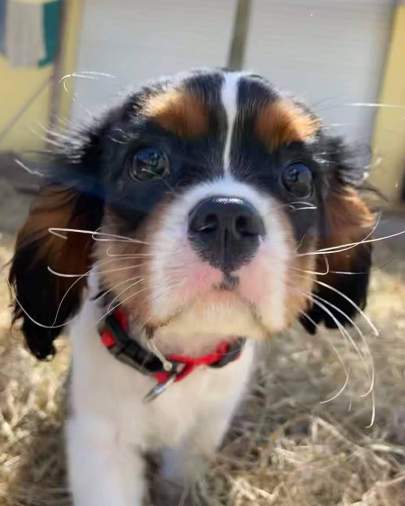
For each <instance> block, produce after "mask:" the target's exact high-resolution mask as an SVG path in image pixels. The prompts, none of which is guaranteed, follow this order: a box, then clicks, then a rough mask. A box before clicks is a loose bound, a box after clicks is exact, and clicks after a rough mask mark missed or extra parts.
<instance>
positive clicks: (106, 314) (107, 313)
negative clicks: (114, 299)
mask: <svg viewBox="0 0 405 506" xmlns="http://www.w3.org/2000/svg"><path fill="white" fill-rule="evenodd" d="M148 289H149V287H147V286H145V287H143V288H141V289H140V290H138V291H136V292H135V293H132V294H131V295H128V297H126V298H124V299H123V300H121V301H120V302H119V303H118V304H116V305H115V306H113V307H111V308H110V307H109V308H108V309H107V310H106V311H105V312H104V313H103V314H102V315H101V316H100V318H99V319H98V320H97V321H96V323H97V324H98V323H100V322H101V321H102V320H104V318H106V317H107V316H109V315H110V314H112V313H113V312H114V311H115V310H116V309H118V308H119V307H120V306H122V304H125V302H127V300H129V299H131V298H132V297H135V296H136V295H138V294H140V293H142V292H144V291H146V290H148Z"/></svg>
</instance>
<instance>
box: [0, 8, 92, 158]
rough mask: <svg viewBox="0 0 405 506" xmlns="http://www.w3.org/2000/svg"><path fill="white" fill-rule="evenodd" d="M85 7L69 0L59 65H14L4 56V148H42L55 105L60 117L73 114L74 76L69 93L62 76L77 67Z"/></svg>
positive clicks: (0, 106) (0, 124)
mask: <svg viewBox="0 0 405 506" xmlns="http://www.w3.org/2000/svg"><path fill="white" fill-rule="evenodd" d="M82 9H83V1H82V0H65V9H64V18H63V28H62V30H63V31H62V43H61V52H60V60H59V61H58V63H57V66H56V69H55V67H54V65H48V66H46V67H43V68H12V67H10V66H9V64H8V63H7V60H6V59H5V58H3V57H2V56H0V150H14V151H18V150H25V149H39V148H42V147H43V146H44V140H43V139H41V136H42V137H43V136H44V132H43V130H42V129H41V125H42V126H43V127H47V126H49V118H50V113H51V107H52V112H55V113H56V115H57V116H58V117H61V118H63V119H67V118H68V117H69V114H70V107H71V103H72V96H73V86H74V80H73V79H72V80H70V81H69V93H66V92H65V91H64V89H63V86H62V85H61V84H60V78H61V77H62V76H63V75H65V74H69V73H72V72H74V69H75V65H76V51H77V47H78V41H79V31H80V23H81V12H82ZM53 77H54V79H52V78H53ZM37 92H38V95H36V94H37ZM34 95H36V98H35V99H34V100H33V101H32V103H31V104H30V105H29V106H28V107H27V109H26V110H25V112H23V114H22V115H21V117H20V118H19V119H18V121H17V122H16V123H15V124H14V125H13V126H12V128H10V129H7V133H6V135H5V136H2V132H3V131H4V129H5V128H6V127H7V125H9V123H10V121H12V120H13V118H15V117H16V115H18V113H19V112H20V111H21V110H22V108H24V106H25V105H26V104H27V103H28V102H29V101H30V99H32V98H33V97H34Z"/></svg>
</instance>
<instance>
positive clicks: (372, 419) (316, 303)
mask: <svg viewBox="0 0 405 506" xmlns="http://www.w3.org/2000/svg"><path fill="white" fill-rule="evenodd" d="M301 293H302V294H303V295H304V296H306V297H307V298H308V299H309V300H312V302H313V303H314V304H315V305H317V306H318V307H320V308H321V309H322V310H323V311H325V313H326V314H327V315H329V316H330V318H331V319H332V320H333V322H334V323H335V325H336V326H337V328H338V329H339V330H340V332H341V334H342V335H343V336H345V337H346V338H347V339H348V340H349V342H350V344H351V345H352V346H353V348H354V349H355V350H356V352H357V354H358V356H359V358H360V359H361V360H362V361H363V363H364V365H365V367H366V370H367V371H368V370H369V369H368V365H367V361H366V359H365V357H364V355H363V353H362V352H361V350H360V349H359V347H358V346H357V344H356V342H355V341H354V339H353V337H352V336H351V335H350V333H349V332H348V331H347V330H346V329H345V328H344V327H343V325H342V324H341V323H340V322H339V320H338V319H337V318H336V317H335V315H334V314H333V313H332V312H331V311H330V310H329V309H328V308H327V307H326V305H325V304H323V303H321V302H320V301H319V300H317V299H315V298H314V296H313V295H312V294H311V295H308V294H307V293H306V292H303V291H302V292H301ZM335 309H337V308H335ZM372 370H373V371H374V366H373V369H372ZM373 377H374V374H373ZM370 383H371V390H370V389H368V391H369V393H368V395H370V393H372V392H373V389H374V380H373V381H371V382H370ZM361 397H364V394H362V395H361ZM374 419H375V398H374V396H373V395H372V415H371V422H370V424H372V423H374Z"/></svg>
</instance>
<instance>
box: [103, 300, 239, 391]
mask: <svg viewBox="0 0 405 506" xmlns="http://www.w3.org/2000/svg"><path fill="white" fill-rule="evenodd" d="M128 328H129V325H128V318H127V315H126V314H125V312H124V311H123V310H121V309H116V310H115V311H114V312H113V313H112V314H110V315H109V316H107V318H106V319H105V320H104V324H103V325H102V326H101V327H100V329H99V333H100V338H101V342H102V343H103V345H104V346H105V347H106V348H107V350H108V351H109V352H110V353H111V354H112V355H113V356H114V357H115V358H117V359H118V360H120V361H121V362H124V363H125V364H127V365H129V366H131V367H133V368H134V369H136V370H137V371H139V372H141V373H142V374H146V375H152V376H154V378H155V379H156V381H157V385H156V386H155V387H154V388H153V389H152V390H151V391H150V392H149V393H148V394H147V396H146V397H145V400H147V401H149V400H153V399H155V398H156V397H157V396H158V395H160V394H161V393H163V392H164V391H165V390H166V389H167V388H168V387H169V386H170V385H171V384H172V383H175V382H178V381H182V380H183V379H184V378H186V377H187V376H189V375H190V374H191V373H192V372H193V371H194V370H195V369H196V368H198V367H201V366H209V367H216V368H218V367H224V366H225V365H227V364H229V363H230V362H233V361H234V360H237V359H238V358H239V356H240V354H241V351H242V349H243V346H244V344H245V341H246V339H245V338H236V339H233V340H231V341H221V342H220V343H219V344H218V346H217V347H216V348H215V350H214V351H213V352H211V353H207V354H206V355H201V356H199V357H189V356H187V355H179V354H171V355H168V356H167V357H165V358H166V362H167V364H169V367H170V370H165V367H164V364H163V363H162V361H161V360H160V359H159V358H158V357H157V356H156V355H155V354H153V353H152V352H151V351H148V350H146V349H145V348H144V347H143V346H141V345H140V344H139V342H138V341H136V340H135V339H133V338H132V337H131V336H130V335H129V334H128Z"/></svg>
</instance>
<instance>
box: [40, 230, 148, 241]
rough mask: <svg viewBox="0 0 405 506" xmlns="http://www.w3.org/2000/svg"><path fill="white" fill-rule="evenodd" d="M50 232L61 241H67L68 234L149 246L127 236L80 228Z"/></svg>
mask: <svg viewBox="0 0 405 506" xmlns="http://www.w3.org/2000/svg"><path fill="white" fill-rule="evenodd" d="M48 232H49V233H50V234H52V235H55V236H56V237H59V238H60V239H65V240H66V239H67V238H68V236H67V235H66V234H68V233H75V234H86V235H91V236H92V239H93V240H95V241H99V242H109V241H111V242H130V243H136V244H145V245H148V244H149V243H147V242H145V241H140V240H138V239H133V238H132V237H127V236H123V235H118V234H109V233H107V232H97V231H96V230H85V229H79V228H65V227H50V228H48ZM65 233H66V234H65ZM100 236H101V237H100Z"/></svg>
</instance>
